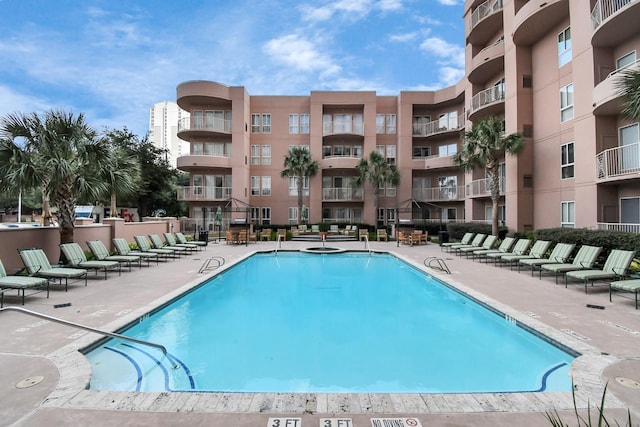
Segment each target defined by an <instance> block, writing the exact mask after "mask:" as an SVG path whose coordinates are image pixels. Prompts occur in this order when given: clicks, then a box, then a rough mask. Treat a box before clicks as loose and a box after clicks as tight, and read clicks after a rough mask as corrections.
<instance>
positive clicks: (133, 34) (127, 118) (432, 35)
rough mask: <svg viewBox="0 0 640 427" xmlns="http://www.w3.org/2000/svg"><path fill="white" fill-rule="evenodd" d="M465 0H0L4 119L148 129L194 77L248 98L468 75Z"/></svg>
mask: <svg viewBox="0 0 640 427" xmlns="http://www.w3.org/2000/svg"><path fill="white" fill-rule="evenodd" d="M463 2H464V1H463V0H308V1H307V0H298V1H290V0H260V1H250V0H205V1H195V0H180V1H164V0H154V1H146V0H0V64H1V65H0V116H5V115H6V114H9V113H14V112H19V113H26V114H30V113H32V112H37V113H42V112H45V111H48V110H63V111H67V112H73V113H75V114H79V113H83V114H84V115H85V118H86V119H87V121H88V122H89V123H90V124H91V125H92V126H93V127H94V128H95V129H96V130H98V131H102V130H104V129H124V128H127V129H129V130H130V131H132V132H133V133H135V134H136V135H138V136H140V137H144V136H145V135H146V134H147V132H148V126H149V108H150V107H151V106H152V105H153V104H154V103H156V102H161V101H175V100H176V87H177V86H178V85H179V84H180V83H182V82H184V81H188V80H210V81H216V82H219V83H222V84H225V85H228V86H244V87H245V88H246V89H247V91H248V93H249V94H250V95H309V94H310V92H311V91H341V90H355V91H357V90H373V91H376V92H377V94H378V95H397V94H398V93H399V92H400V91H413V90H435V89H440V88H443V87H447V86H450V85H452V84H454V83H456V82H457V81H458V80H459V79H460V78H462V76H463V75H464V21H463V19H462V13H463Z"/></svg>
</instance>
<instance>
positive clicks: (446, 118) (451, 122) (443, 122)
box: [438, 111, 458, 131]
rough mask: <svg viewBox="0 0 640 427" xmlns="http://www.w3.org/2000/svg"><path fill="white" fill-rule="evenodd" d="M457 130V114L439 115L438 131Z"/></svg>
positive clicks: (452, 112)
mask: <svg viewBox="0 0 640 427" xmlns="http://www.w3.org/2000/svg"><path fill="white" fill-rule="evenodd" d="M457 128H458V112H457V111H451V112H449V113H444V114H440V116H438V130H441V131H442V130H452V129H457Z"/></svg>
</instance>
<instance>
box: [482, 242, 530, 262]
mask: <svg viewBox="0 0 640 427" xmlns="http://www.w3.org/2000/svg"><path fill="white" fill-rule="evenodd" d="M530 247H531V239H518V241H517V242H516V244H515V245H514V246H513V250H512V251H511V252H507V253H505V254H496V253H493V254H488V255H487V259H489V258H490V259H493V262H494V264H495V265H498V263H500V266H502V258H503V257H505V256H509V255H526V254H527V252H528V251H529V248H530ZM487 262H488V261H487Z"/></svg>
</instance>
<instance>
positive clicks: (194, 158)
mask: <svg viewBox="0 0 640 427" xmlns="http://www.w3.org/2000/svg"><path fill="white" fill-rule="evenodd" d="M176 166H177V168H178V169H180V170H181V171H185V172H191V171H192V170H195V169H199V168H230V167H231V156H211V155H205V154H188V155H186V156H180V157H178V159H177V165H176Z"/></svg>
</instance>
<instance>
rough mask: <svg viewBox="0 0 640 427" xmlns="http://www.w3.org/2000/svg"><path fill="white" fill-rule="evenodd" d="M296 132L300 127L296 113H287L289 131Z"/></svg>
mask: <svg viewBox="0 0 640 427" xmlns="http://www.w3.org/2000/svg"><path fill="white" fill-rule="evenodd" d="M298 132H300V128H299V124H298V115H297V114H289V133H298Z"/></svg>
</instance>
